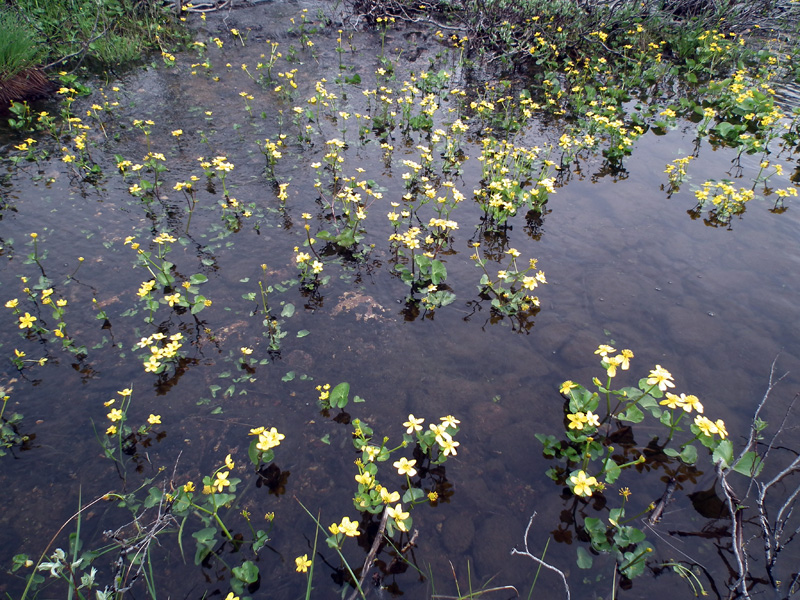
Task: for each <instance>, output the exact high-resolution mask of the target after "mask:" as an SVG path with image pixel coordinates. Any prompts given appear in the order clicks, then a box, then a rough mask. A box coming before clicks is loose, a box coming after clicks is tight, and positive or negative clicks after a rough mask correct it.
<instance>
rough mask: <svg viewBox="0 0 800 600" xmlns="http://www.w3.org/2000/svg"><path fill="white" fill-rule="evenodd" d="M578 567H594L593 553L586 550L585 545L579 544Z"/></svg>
mask: <svg viewBox="0 0 800 600" xmlns="http://www.w3.org/2000/svg"><path fill="white" fill-rule="evenodd" d="M578 568H579V569H591V568H592V555H591V554H589V553H588V552H587V551H586V548H584V547H583V546H578Z"/></svg>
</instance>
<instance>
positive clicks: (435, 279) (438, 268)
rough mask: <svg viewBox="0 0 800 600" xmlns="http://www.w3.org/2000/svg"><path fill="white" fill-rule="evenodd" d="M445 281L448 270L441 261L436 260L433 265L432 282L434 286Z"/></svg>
mask: <svg viewBox="0 0 800 600" xmlns="http://www.w3.org/2000/svg"><path fill="white" fill-rule="evenodd" d="M445 279H447V269H446V268H445V266H444V264H443V263H442V262H441V261H439V260H434V261H433V263H431V282H432V283H433V285H439V283H440V282H442V281H444V280H445Z"/></svg>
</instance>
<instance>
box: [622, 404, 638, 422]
mask: <svg viewBox="0 0 800 600" xmlns="http://www.w3.org/2000/svg"><path fill="white" fill-rule="evenodd" d="M617 418H618V419H619V420H620V421H630V422H631V423H641V422H642V421H643V420H644V413H643V412H642V411H641V410H639V407H638V406H636V405H635V404H632V405H631V406H629V407H628V410H626V411H625V412H624V413H621V414H619V415H617Z"/></svg>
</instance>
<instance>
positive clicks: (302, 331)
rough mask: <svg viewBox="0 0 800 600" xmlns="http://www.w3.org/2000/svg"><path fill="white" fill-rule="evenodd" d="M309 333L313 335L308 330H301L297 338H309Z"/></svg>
mask: <svg viewBox="0 0 800 600" xmlns="http://www.w3.org/2000/svg"><path fill="white" fill-rule="evenodd" d="M309 333H311V332H310V331H309V330H308V329H301V330H300V331H298V332H297V337H299V338H304V337H306V336H307V335H308V334H309Z"/></svg>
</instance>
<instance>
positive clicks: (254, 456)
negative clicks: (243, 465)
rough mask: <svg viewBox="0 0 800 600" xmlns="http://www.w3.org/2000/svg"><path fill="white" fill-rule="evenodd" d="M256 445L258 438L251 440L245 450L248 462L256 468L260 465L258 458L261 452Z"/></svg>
mask: <svg viewBox="0 0 800 600" xmlns="http://www.w3.org/2000/svg"><path fill="white" fill-rule="evenodd" d="M257 444H258V438H256V439H254V440H252V441H251V442H250V447H249V448H248V449H247V456H248V457H249V458H250V462H251V463H253V464H254V465H255V466H258V465H259V464H260V463H261V460H260V456H261V452H260V451H259V449H258V448H256V445H257Z"/></svg>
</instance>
